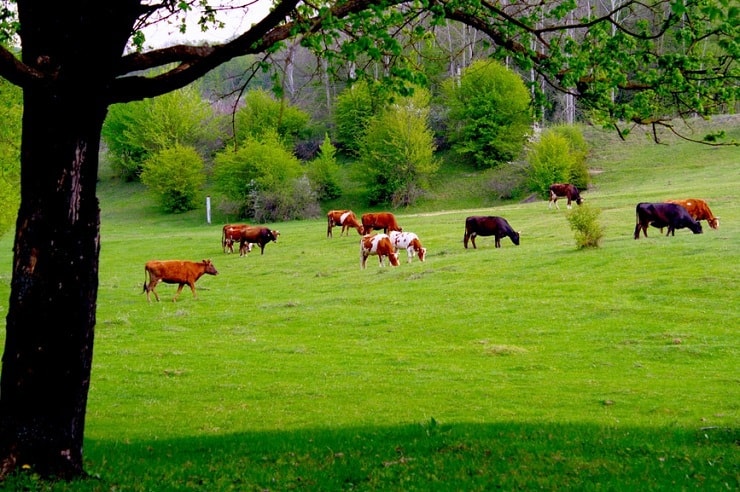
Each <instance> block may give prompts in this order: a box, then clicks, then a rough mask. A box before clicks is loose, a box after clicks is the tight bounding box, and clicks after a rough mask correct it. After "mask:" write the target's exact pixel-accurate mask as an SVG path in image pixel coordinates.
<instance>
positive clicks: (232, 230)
mask: <svg viewBox="0 0 740 492" xmlns="http://www.w3.org/2000/svg"><path fill="white" fill-rule="evenodd" d="M246 227H248V225H247V224H226V225H225V226H224V227H223V231H222V232H221V247H222V248H223V250H224V253H233V252H234V243H235V242H238V241H239V239H240V238H241V235H242V231H243V230H244V229H245V228H246ZM250 251H251V248H250Z"/></svg>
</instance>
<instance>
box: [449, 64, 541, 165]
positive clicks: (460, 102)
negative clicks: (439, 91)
mask: <svg viewBox="0 0 740 492" xmlns="http://www.w3.org/2000/svg"><path fill="white" fill-rule="evenodd" d="M445 89H446V94H447V99H446V100H447V102H448V105H449V115H448V127H449V131H450V134H449V137H450V141H451V143H452V148H453V149H454V150H455V151H456V152H457V153H459V154H460V155H462V156H464V157H465V158H466V159H468V160H469V161H470V162H471V163H472V164H473V165H474V166H475V167H477V168H479V169H486V168H490V167H496V166H498V165H500V164H502V163H504V162H509V161H512V160H514V159H516V158H517V157H519V154H520V153H521V151H522V149H523V147H524V143H525V141H526V135H527V132H529V131H530V129H531V126H532V122H533V115H532V110H531V107H530V104H531V97H530V94H529V91H528V90H527V88H526V87H525V85H524V82H523V81H522V79H521V77H520V76H519V75H517V74H516V73H515V72H513V71H511V70H509V69H508V68H506V67H505V66H504V65H502V64H500V63H497V62H495V61H489V60H486V61H477V62H474V63H473V64H471V65H470V66H469V67H467V68H466V69H465V70H464V71H463V73H462V75H461V76H460V78H459V79H457V78H453V79H448V80H447V83H446V84H445Z"/></svg>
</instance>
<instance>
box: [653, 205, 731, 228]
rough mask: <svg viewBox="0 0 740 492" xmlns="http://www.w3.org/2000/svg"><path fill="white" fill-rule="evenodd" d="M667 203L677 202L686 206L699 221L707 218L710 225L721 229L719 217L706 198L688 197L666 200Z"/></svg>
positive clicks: (690, 213)
mask: <svg viewBox="0 0 740 492" xmlns="http://www.w3.org/2000/svg"><path fill="white" fill-rule="evenodd" d="M666 202H667V203H675V204H677V205H681V206H682V207H683V208H685V209H686V210H687V211H688V212H689V215H690V216H692V217H693V218H694V220H696V221H697V222H698V221H700V220H706V221H707V224H709V227H711V228H712V229H719V217H715V216H714V214H713V213H712V210H711V209H710V208H709V205H708V204H707V202H705V201H704V200H700V199H698V198H687V199H685V200H666Z"/></svg>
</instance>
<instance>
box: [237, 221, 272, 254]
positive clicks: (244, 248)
mask: <svg viewBox="0 0 740 492" xmlns="http://www.w3.org/2000/svg"><path fill="white" fill-rule="evenodd" d="M278 236H280V231H274V230H270V229H268V228H267V227H256V226H247V227H245V228H244V229H242V230H241V234H240V236H239V256H246V255H247V253H249V252H250V251H252V244H256V245H258V246H259V247H260V254H265V245H266V244H267V243H269V242H270V241H275V242H277V240H278Z"/></svg>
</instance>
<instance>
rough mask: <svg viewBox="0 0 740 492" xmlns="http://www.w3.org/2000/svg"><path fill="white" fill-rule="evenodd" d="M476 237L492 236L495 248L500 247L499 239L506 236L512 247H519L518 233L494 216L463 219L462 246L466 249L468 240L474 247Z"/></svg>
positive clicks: (504, 220) (502, 219)
mask: <svg viewBox="0 0 740 492" xmlns="http://www.w3.org/2000/svg"><path fill="white" fill-rule="evenodd" d="M476 236H494V237H495V239H496V240H495V244H496V247H497V248H500V247H501V238H502V237H504V236H508V237H509V239H511V242H512V243H514V245H516V246H519V233H518V232H516V231H515V230H514V229H512V228H511V226H510V225H509V223H508V222H507V221H506V219H504V218H503V217H495V216H487V217H483V216H472V217H468V218H466V219H465V237H464V238H463V244H464V245H465V249H467V248H468V239H470V242H472V243H473V248H476V246H475V237H476ZM476 249H477V248H476Z"/></svg>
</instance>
